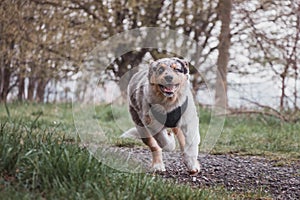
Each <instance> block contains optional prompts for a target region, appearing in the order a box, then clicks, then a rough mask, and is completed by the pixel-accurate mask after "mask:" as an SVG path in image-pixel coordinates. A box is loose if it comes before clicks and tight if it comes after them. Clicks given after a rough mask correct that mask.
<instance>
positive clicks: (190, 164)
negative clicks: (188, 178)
mask: <svg viewBox="0 0 300 200" xmlns="http://www.w3.org/2000/svg"><path fill="white" fill-rule="evenodd" d="M184 164H185V165H186V167H187V168H188V172H189V173H190V175H197V174H198V173H199V172H200V164H199V162H198V160H197V159H196V158H193V157H187V156H186V157H185V158H184Z"/></svg>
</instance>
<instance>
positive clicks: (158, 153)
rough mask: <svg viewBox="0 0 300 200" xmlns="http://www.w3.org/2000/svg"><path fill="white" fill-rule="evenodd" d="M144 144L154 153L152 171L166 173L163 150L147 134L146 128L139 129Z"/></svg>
mask: <svg viewBox="0 0 300 200" xmlns="http://www.w3.org/2000/svg"><path fill="white" fill-rule="evenodd" d="M137 129H138V131H139V133H140V134H141V135H142V136H143V137H141V139H142V141H143V142H144V144H146V145H147V146H148V147H149V148H150V150H151V153H152V166H151V168H152V171H166V168H165V165H164V163H163V159H162V148H161V147H160V146H159V145H158V143H157V141H156V140H155V139H154V138H153V137H152V136H151V135H150V134H146V133H145V132H147V131H146V130H145V128H141V127H137Z"/></svg>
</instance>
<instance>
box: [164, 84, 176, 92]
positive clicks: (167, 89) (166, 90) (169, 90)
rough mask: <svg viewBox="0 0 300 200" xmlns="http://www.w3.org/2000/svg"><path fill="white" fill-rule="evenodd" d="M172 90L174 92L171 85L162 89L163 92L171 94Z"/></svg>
mask: <svg viewBox="0 0 300 200" xmlns="http://www.w3.org/2000/svg"><path fill="white" fill-rule="evenodd" d="M173 90H174V86H173V85H171V86H165V87H164V91H165V92H173Z"/></svg>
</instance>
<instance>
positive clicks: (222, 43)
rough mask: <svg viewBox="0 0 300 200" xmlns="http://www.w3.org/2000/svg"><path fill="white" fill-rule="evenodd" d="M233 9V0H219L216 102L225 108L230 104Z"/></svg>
mask: <svg viewBox="0 0 300 200" xmlns="http://www.w3.org/2000/svg"><path fill="white" fill-rule="evenodd" d="M231 10H232V1H231V0H219V6H218V14H219V19H220V20H221V23H222V26H221V33H220V36H219V46H218V51H219V55H218V61H217V80H216V91H215V92H216V93H215V104H216V106H217V107H220V108H224V109H226V108H227V106H228V97H227V66H228V62H229V48H230V21H231Z"/></svg>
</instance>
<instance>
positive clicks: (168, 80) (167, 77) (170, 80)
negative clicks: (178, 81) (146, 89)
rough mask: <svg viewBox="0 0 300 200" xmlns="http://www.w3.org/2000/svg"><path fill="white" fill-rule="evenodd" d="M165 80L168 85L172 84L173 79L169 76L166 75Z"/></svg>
mask: <svg viewBox="0 0 300 200" xmlns="http://www.w3.org/2000/svg"><path fill="white" fill-rule="evenodd" d="M165 80H166V81H167V82H168V83H170V82H172V80H173V77H172V76H170V75H167V76H165Z"/></svg>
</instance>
